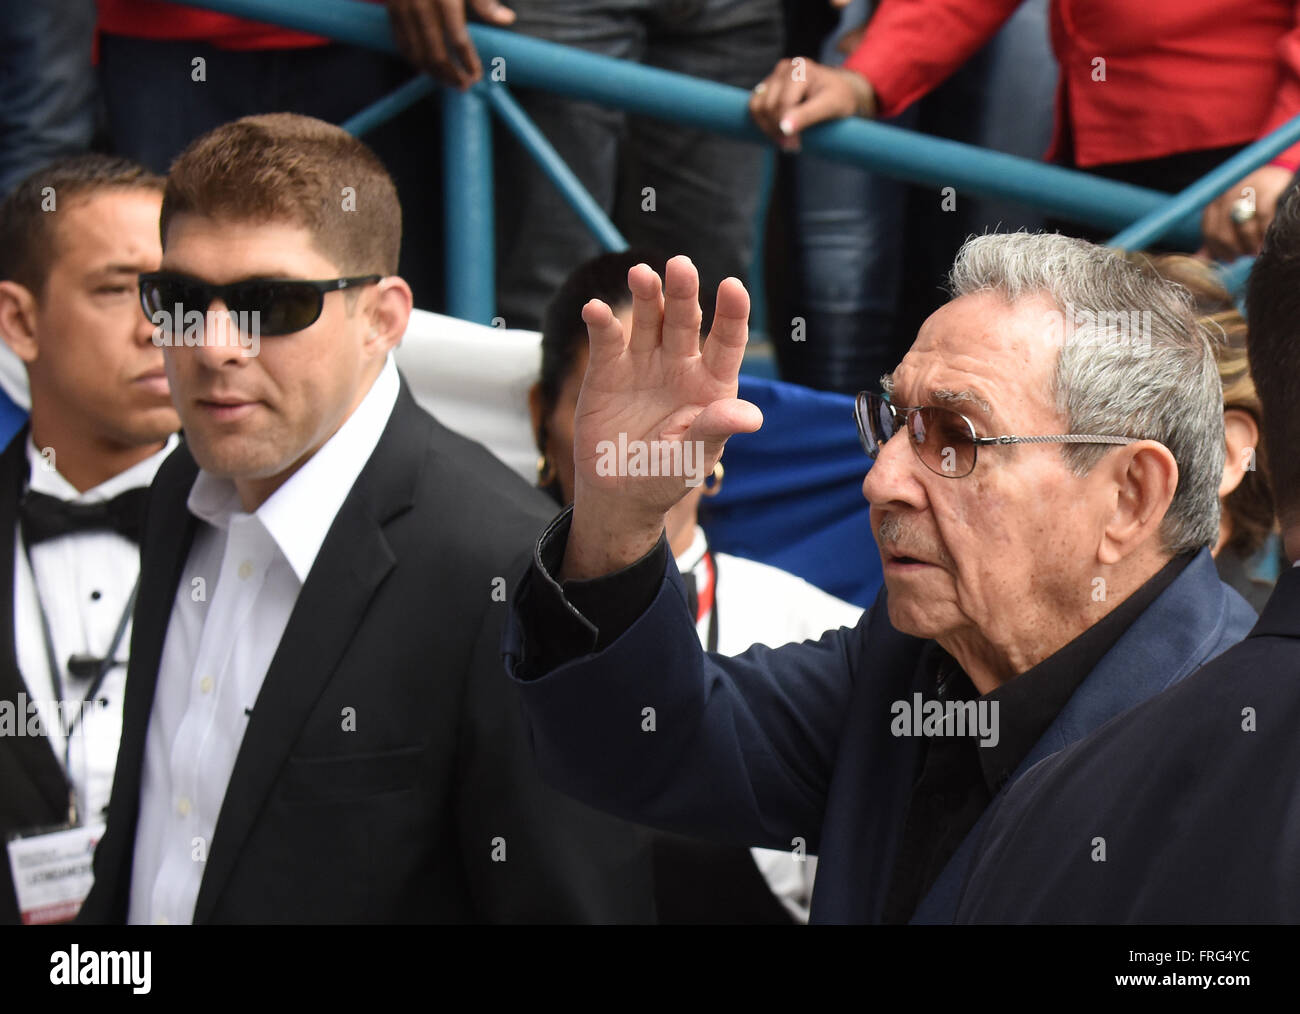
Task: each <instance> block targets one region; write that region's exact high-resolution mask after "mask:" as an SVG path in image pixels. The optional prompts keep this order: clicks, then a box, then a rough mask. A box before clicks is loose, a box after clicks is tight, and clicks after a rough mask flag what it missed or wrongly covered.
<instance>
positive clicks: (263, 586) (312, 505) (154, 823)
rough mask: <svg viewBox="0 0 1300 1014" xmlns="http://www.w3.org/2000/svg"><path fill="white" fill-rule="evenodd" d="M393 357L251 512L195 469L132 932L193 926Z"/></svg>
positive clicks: (382, 405)
mask: <svg viewBox="0 0 1300 1014" xmlns="http://www.w3.org/2000/svg"><path fill="white" fill-rule="evenodd" d="M398 388H399V382H398V376H397V367H396V365H395V364H394V363H393V360H392V357H391V356H390V357H389V359H388V361H387V363H385V365H384V367H383V370H382V371H381V372H380V374H379V376H378V377H377V378H376V379H375V382H374V384H373V385H372V386H371V388H370V390H369V391H368V392H367V393H366V395H365V397H364V398H363V399H362V402H361V404H360V405H358V406H357V408H356V411H354V412H353V413H352V415H351V416H349V417H348V418H347V419H346V420H345V421H344V423H343V425H342V426H340V427H339V429H338V431H337V432H336V433H335V434H334V435H333V436H332V437H330V439H329V440H328V441H326V442H325V444H324V445H323V446H322V447H321V448H320V450H318V451H317V452H316V453H315V454H314V455H313V456H312V457H311V458H310V459H308V460H307V461H306V462H305V463H304V464H303V465H302V467H301V468H299V469H298V471H296V472H295V473H294V474H293V475H292V476H290V477H289V479H288V480H287V481H286V482H285V483H284V485H283V486H281V487H280V488H279V489H277V490H276V491H275V492H274V493H273V494H272V495H271V496H270V497H269V498H268V499H267V500H266V502H265V503H263V504H262V505H261V506H260V507H259V508H258V509H257V510H256V511H254V512H253V513H252V514H248V513H246V512H245V511H244V510H243V509H242V508H241V506H240V501H239V495H238V493H237V492H236V490H235V485H234V482H233V481H231V480H229V479H218V478H216V477H214V476H212V475H210V474H208V473H207V472H204V471H202V470H200V472H199V474H198V476H197V477H196V478H195V480H194V486H193V487H192V489H191V490H190V495H189V500H188V507H189V510H190V513H191V514H193V515H194V516H195V517H197V518H198V519H199V520H200V521H201V522H203V523H202V524H200V525H199V527H198V531H197V532H196V534H195V538H194V543H193V545H192V547H191V548H190V553H189V557H188V559H187V560H186V564H185V568H184V570H183V571H182V577H181V580H180V583H179V584H178V586H177V588H176V599H175V602H174V603H173V605H172V612H171V617H170V619H169V621H168V624H167V633H166V635H165V639H164V641H163V650H162V658H161V661H160V663H159V670H158V687H157V692H156V696H155V698H154V704H153V711H152V713H151V714H150V716H149V730H148V736H147V739H146V742H145V759H144V771H143V772H142V779H141V783H140V819H139V823H138V824H137V826H136V841H135V858H134V864H133V867H132V875H131V896H130V907H129V910H128V915H127V919H128V921H129V922H131V923H143V922H152V923H188V922H191V921H192V920H193V918H194V904H195V901H196V900H197V898H198V894H199V885H200V883H201V881H202V879H203V870H204V865H205V862H206V859H207V855H208V853H209V851H210V850H211V847H212V844H213V835H214V833H215V830H216V825H217V816H218V814H219V813H220V811H221V803H222V800H223V799H224V798H225V795H226V785H227V783H228V782H229V781H230V775H231V772H232V771H233V770H234V767H235V759H236V757H237V756H238V754H239V748H240V744H241V743H242V742H243V739H244V731H245V729H246V728H247V727H248V721H249V712H250V711H251V709H252V708H253V707H254V705H255V703H256V701H257V697H258V694H259V693H260V692H261V689H262V682H263V680H264V679H265V678H266V672H267V669H268V668H269V667H270V664H271V659H272V658H273V657H274V655H275V652H276V649H277V648H278V646H279V643H280V638H281V636H282V635H283V634H284V630H285V627H286V626H288V623H289V617H290V615H291V614H292V613H293V608H294V605H295V603H296V602H297V601H298V593H299V592H300V591H301V589H302V586H303V584H304V582H305V581H306V580H307V575H308V574H309V573H310V572H311V569H312V566H313V564H314V563H315V561H316V555H317V553H318V552H319V551H320V547H321V543H322V542H323V541H324V540H325V536H326V534H327V533H328V532H329V529H330V526H331V525H333V523H334V518H335V516H336V515H337V514H338V512H339V508H340V507H342V505H343V501H344V500H345V499H346V498H347V495H348V493H349V492H350V491H351V490H352V486H353V484H354V483H355V482H356V479H357V476H358V475H359V474H360V472H361V469H362V468H363V467H364V466H365V464H366V462H367V461H368V460H369V459H370V456H371V454H372V453H373V452H374V450H375V446H376V445H377V444H378V443H379V438H380V436H381V435H382V434H383V431H384V427H385V426H386V425H387V424H388V419H389V416H390V415H391V414H392V411H393V406H394V405H395V404H396V402H397V393H398Z"/></svg>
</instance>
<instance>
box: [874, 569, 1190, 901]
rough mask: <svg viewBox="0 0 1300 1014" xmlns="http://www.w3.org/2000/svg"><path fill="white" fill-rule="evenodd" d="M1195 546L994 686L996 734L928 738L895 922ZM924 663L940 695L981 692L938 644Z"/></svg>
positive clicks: (896, 879) (901, 863) (896, 888)
mask: <svg viewBox="0 0 1300 1014" xmlns="http://www.w3.org/2000/svg"><path fill="white" fill-rule="evenodd" d="M1195 555H1196V554H1195V553H1191V552H1189V553H1184V554H1182V555H1181V556H1176V557H1174V558H1173V559H1172V560H1170V561H1169V562H1168V563H1166V564H1165V565H1164V566H1163V567H1161V568H1160V570H1158V571H1157V572H1156V573H1155V574H1153V575H1152V576H1151V577H1150V578H1148V579H1147V581H1146V583H1145V584H1143V585H1142V586H1141V587H1140V588H1138V590H1137V591H1135V592H1134V593H1133V594H1132V595H1130V596H1129V597H1128V598H1126V599H1125V600H1124V601H1123V602H1121V603H1120V604H1119V605H1117V606H1116V607H1115V608H1114V609H1112V610H1111V611H1110V612H1109V613H1107V614H1106V615H1105V616H1103V617H1102V618H1101V619H1100V620H1098V621H1097V622H1096V623H1094V624H1093V625H1092V626H1091V627H1089V628H1088V629H1087V630H1085V631H1084V632H1083V633H1082V634H1080V635H1079V636H1078V637H1076V638H1075V639H1074V640H1073V641H1070V642H1069V643H1068V644H1066V645H1064V646H1063V647H1061V648H1059V649H1057V651H1055V652H1054V653H1053V654H1051V655H1049V656H1048V657H1047V658H1045V659H1043V660H1042V661H1041V662H1039V663H1038V664H1037V665H1036V666H1034V667H1033V668H1032V669H1027V670H1025V671H1024V672H1023V673H1021V674H1020V675H1019V676H1017V677H1015V678H1014V679H1012V680H1010V681H1009V682H1007V683H1003V684H1002V685H1001V686H1000V687H997V688H996V689H994V690H992V691H990V692H989V693H987V694H985V695H984V697H983V700H986V701H989V702H990V703H991V702H995V701H996V702H997V705H998V707H997V723H998V736H997V742H996V743H994V744H993V745H991V746H981V745H980V741H979V739H978V738H977V737H975V736H963V737H958V736H933V737H928V738H927V739H925V740H924V746H923V750H924V759H923V760H922V762H921V768H920V773H919V775H918V776H917V779H916V782H915V783H914V784H913V785H912V795H911V799H910V800H909V802H908V806H907V818H906V820H905V821H904V824H903V837H902V840H901V841H900V843H899V848H898V858H897V859H896V860H895V861H894V872H893V876H892V877H891V879H890V883H889V893H888V895H887V896H886V899H885V909H884V913H883V919H884V921H885V922H887V923H904V922H907V921H908V919H910V918H911V917H912V913H913V912H914V911H915V910H916V906H917V905H918V904H920V902H921V899H922V898H924V897H925V895H926V893H927V892H928V891H929V890H930V888H931V887H932V886H933V885H934V882H935V881H936V880H938V879H939V874H940V873H942V872H943V868H944V867H945V866H946V865H947V864H948V860H949V859H951V858H952V855H953V853H954V852H956V851H957V848H958V846H960V845H961V843H962V840H963V839H964V838H965V837H966V835H967V834H968V833H969V832H970V829H971V828H973V827H974V826H975V823H976V821H978V820H979V819H980V815H981V814H982V813H983V812H984V810H985V809H986V808H987V807H988V805H989V803H991V802H992V801H993V797H994V796H996V795H997V793H998V790H999V789H1001V788H1002V786H1003V784H1005V782H1006V780H1007V779H1008V778H1010V777H1011V775H1012V773H1013V772H1014V771H1015V769H1016V768H1017V767H1019V765H1020V762H1021V761H1023V760H1024V759H1025V758H1026V757H1028V756H1029V752H1030V751H1031V750H1032V749H1033V748H1034V744H1035V743H1037V742H1038V741H1039V739H1041V738H1042V736H1043V733H1045V732H1046V731H1047V729H1048V727H1049V726H1051V724H1052V723H1053V722H1054V721H1055V720H1056V716H1057V715H1059V714H1060V713H1061V709H1062V708H1064V707H1065V704H1066V702H1067V701H1069V699H1070V698H1071V697H1072V696H1073V695H1074V692H1075V691H1076V690H1078V689H1079V686H1080V685H1081V684H1082V683H1083V681H1084V680H1085V679H1086V678H1087V677H1088V674H1089V673H1091V672H1092V671H1093V669H1095V668H1097V665H1098V663H1100V662H1101V660H1102V658H1103V656H1105V654H1106V653H1107V652H1108V651H1110V649H1111V648H1113V647H1114V646H1115V643H1116V642H1117V641H1118V640H1119V639H1120V638H1121V637H1122V636H1123V635H1124V632H1125V631H1126V630H1128V628H1129V627H1131V626H1132V625H1133V622H1134V621H1135V620H1136V619H1137V618H1138V617H1139V616H1141V615H1142V614H1143V613H1144V612H1146V610H1147V607H1148V606H1150V605H1151V603H1153V602H1154V601H1155V600H1156V599H1157V598H1159V597H1160V593H1161V592H1163V591H1164V590H1165V589H1166V588H1168V587H1169V585H1170V584H1172V583H1173V581H1174V579H1175V578H1176V577H1178V575H1179V574H1181V573H1182V571H1183V568H1184V567H1186V566H1187V565H1188V564H1189V563H1191V562H1192V559H1193V557H1194V556H1195ZM921 664H922V665H923V666H929V667H932V671H933V673H934V687H935V691H934V695H933V696H934V698H935V699H938V700H963V701H964V700H979V699H980V698H979V694H978V693H977V691H976V690H975V685H974V684H973V683H971V680H970V677H969V676H967V675H966V673H965V672H964V671H963V670H962V668H961V667H960V666H959V665H958V664H957V662H956V661H955V660H954V659H953V657H952V656H951V655H949V654H948V653H947V652H946V651H944V650H943V649H942V648H940V647H939V645H938V644H935V643H933V642H932V643H931V644H930V645H929V646H928V648H927V651H926V655H925V657H924V659H923V660H922V663H921Z"/></svg>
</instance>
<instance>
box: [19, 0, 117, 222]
mask: <svg viewBox="0 0 1300 1014" xmlns="http://www.w3.org/2000/svg"><path fill="white" fill-rule="evenodd" d="M95 17H96V15H95V3H94V0H18V2H15V3H10V4H7V5H6V9H5V13H4V16H3V17H0V197H3V196H4V195H5V194H8V193H9V191H11V190H12V189H13V188H14V187H16V186H17V185H18V184H19V183H20V182H22V180H23V179H25V178H26V177H27V176H30V175H31V174H32V173H33V172H35V171H36V170H37V169H39V168H40V167H41V166H43V165H45V164H46V163H47V162H50V161H51V160H52V159H55V158H58V157H59V156H61V155H72V154H76V153H77V152H82V151H85V150H87V149H88V148H89V147H90V142H91V138H92V136H93V135H94V132H95V101H96V96H95V72H94V68H93V67H92V66H91V64H90V47H91V41H92V40H93V38H94V35H95Z"/></svg>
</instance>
